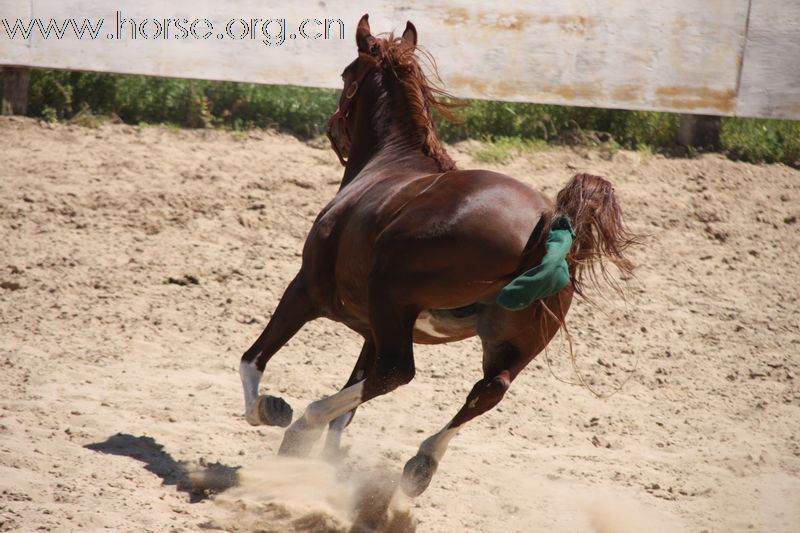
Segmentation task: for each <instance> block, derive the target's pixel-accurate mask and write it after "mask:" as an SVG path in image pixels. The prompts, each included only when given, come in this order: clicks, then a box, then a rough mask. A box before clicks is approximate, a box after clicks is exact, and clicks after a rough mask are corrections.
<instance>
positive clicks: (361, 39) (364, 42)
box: [356, 13, 372, 54]
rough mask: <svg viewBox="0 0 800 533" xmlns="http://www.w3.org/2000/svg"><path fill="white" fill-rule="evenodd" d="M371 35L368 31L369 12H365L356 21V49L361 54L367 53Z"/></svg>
mask: <svg viewBox="0 0 800 533" xmlns="http://www.w3.org/2000/svg"><path fill="white" fill-rule="evenodd" d="M371 37H372V34H371V33H370V31H369V13H367V14H365V15H364V16H363V17H361V20H359V21H358V27H357V28H356V45H357V46H358V51H359V52H361V53H362V54H368V53H369V44H370V43H369V41H370V38H371Z"/></svg>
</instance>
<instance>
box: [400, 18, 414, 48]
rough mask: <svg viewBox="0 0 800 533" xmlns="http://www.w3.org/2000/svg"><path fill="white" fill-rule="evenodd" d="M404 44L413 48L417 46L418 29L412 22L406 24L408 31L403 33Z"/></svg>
mask: <svg viewBox="0 0 800 533" xmlns="http://www.w3.org/2000/svg"><path fill="white" fill-rule="evenodd" d="M403 42H405V43H407V44H410V45H411V46H417V28H415V27H414V25H413V24H411V21H410V20H409V21H408V22H406V29H405V31H403Z"/></svg>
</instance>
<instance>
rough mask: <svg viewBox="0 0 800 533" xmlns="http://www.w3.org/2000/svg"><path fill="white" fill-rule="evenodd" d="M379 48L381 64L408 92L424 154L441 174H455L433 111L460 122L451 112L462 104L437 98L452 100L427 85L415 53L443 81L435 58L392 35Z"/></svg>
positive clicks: (442, 92) (408, 100)
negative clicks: (438, 132)
mask: <svg viewBox="0 0 800 533" xmlns="http://www.w3.org/2000/svg"><path fill="white" fill-rule="evenodd" d="M376 44H377V45H378V50H377V59H378V61H379V62H380V63H381V64H383V65H384V67H385V68H386V69H387V70H390V71H391V72H392V73H393V74H394V76H395V77H396V78H397V80H398V81H399V82H400V85H401V86H402V88H403V90H404V92H405V95H406V100H407V102H408V110H409V113H410V115H411V120H412V122H413V124H414V126H415V128H416V130H417V132H418V133H419V135H420V142H421V144H422V151H423V152H424V153H425V155H427V156H430V157H432V158H433V159H434V160H435V161H436V162H437V163H438V165H439V168H440V170H441V171H442V172H445V171H448V170H455V168H456V164H455V162H454V161H453V160H452V159H451V158H450V156H449V155H448V153H447V150H445V148H444V146H443V145H442V142H441V141H440V140H439V136H438V135H437V134H436V126H435V124H434V120H433V111H436V112H438V113H440V114H441V115H442V116H443V117H444V118H446V119H447V120H451V121H454V122H457V121H458V119H457V118H456V117H455V116H454V115H453V113H452V111H451V110H450V108H452V107H456V106H458V105H460V104H457V103H453V102H447V101H442V100H440V99H439V98H437V96H443V97H448V98H450V97H451V95H450V94H449V93H447V92H446V91H445V90H444V89H441V88H440V87H437V86H436V85H434V84H432V83H431V82H430V81H428V78H427V77H426V76H425V73H424V72H423V71H422V67H421V66H420V63H419V60H418V58H417V55H416V53H415V52H416V51H417V50H419V51H420V52H421V53H422V54H423V57H424V58H425V59H426V60H427V62H428V63H429V70H431V72H432V73H433V75H434V76H435V77H436V78H437V79H439V80H440V78H439V73H438V71H437V69H436V62H435V61H434V60H433V57H431V55H430V54H429V53H428V52H426V51H425V50H423V49H421V48H419V47H418V46H413V45H411V44H409V43H407V42H406V41H404V40H403V39H402V38H400V37H395V36H394V34H393V33H390V34H388V35H387V36H386V37H385V38H382V39H376ZM440 81H441V80H440Z"/></svg>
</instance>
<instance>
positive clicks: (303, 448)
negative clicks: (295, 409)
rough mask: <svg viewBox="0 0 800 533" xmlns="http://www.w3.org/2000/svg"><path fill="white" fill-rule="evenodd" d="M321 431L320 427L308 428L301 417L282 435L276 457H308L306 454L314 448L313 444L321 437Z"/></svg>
mask: <svg viewBox="0 0 800 533" xmlns="http://www.w3.org/2000/svg"><path fill="white" fill-rule="evenodd" d="M322 430H323V427H322V426H319V427H316V426H314V427H308V424H306V421H305V419H304V418H303V417H301V418H299V419H298V420H297V421H296V422H295V423H294V424H292V425H291V426H290V427H289V429H287V430H286V432H285V433H284V434H283V440H282V441H281V447H280V448H279V449H278V455H286V456H289V457H308V454H310V453H311V448H313V447H314V443H315V442H317V439H319V437H320V435H322Z"/></svg>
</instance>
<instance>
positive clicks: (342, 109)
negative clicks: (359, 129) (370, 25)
mask: <svg viewBox="0 0 800 533" xmlns="http://www.w3.org/2000/svg"><path fill="white" fill-rule="evenodd" d="M359 56H360V57H362V58H369V60H370V61H369V65H367V66H366V67H363V68H362V70H361V72H359V73H358V75H357V76H356V79H355V80H353V83H351V84H350V86H349V87H347V88H346V89H345V92H344V94H343V96H344V101H342V100H341V99H340V100H339V106H338V107H337V108H336V111H335V112H334V113H333V115H331V118H330V119H328V140H329V141H330V142H331V148H333V151H334V152H335V153H336V156H337V157H338V158H339V162H340V163H341V164H342V166H343V167H344V166H347V160H346V159H345V158H344V157H343V156H342V151H341V149H340V148H339V146H338V145H337V144H336V142H335V141H334V140H333V126H334V124H336V123H337V122H339V124H340V129H341V131H342V133H343V134H344V135H346V136H347V138H348V139H349V138H350V132H348V131H347V117H348V116H349V114H350V104H352V103H353V100H354V99H355V96H356V94H358V90H359V89H360V88H361V85H362V84H363V82H364V78H366V77H367V75H368V74H369V73H370V72H372V71H373V69H375V67H377V66H378V60H377V59H376V58H374V57H373V56H371V55H368V54H359Z"/></svg>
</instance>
